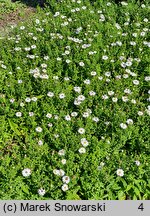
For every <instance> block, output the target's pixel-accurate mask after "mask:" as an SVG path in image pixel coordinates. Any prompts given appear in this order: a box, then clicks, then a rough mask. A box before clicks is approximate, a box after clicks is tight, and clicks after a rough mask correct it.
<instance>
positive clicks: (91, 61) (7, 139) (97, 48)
mask: <svg viewBox="0 0 150 216" xmlns="http://www.w3.org/2000/svg"><path fill="white" fill-rule="evenodd" d="M55 2H56V1H50V4H49V6H50V8H49V7H48V8H45V9H44V10H39V11H38V13H37V14H36V15H35V16H34V17H33V18H32V20H31V24H30V25H28V23H24V24H21V25H20V26H18V27H17V28H15V29H14V31H13V32H12V33H11V34H10V35H9V36H8V37H7V38H5V39H3V40H0V50H1V52H0V76H1V79H0V103H1V106H0V125H1V129H0V198H1V199H109V200H110V199H115V200H116V199H149V198H150V166H149V159H150V157H149V155H150V146H149V144H150V135H149V134H150V133H149V132H150V131H149V127H148V125H149V123H150V121H149V115H150V106H149V101H150V97H149V94H150V89H149V80H150V67H149V66H150V64H149V63H150V62H149V61H150V59H149V54H150V53H149V47H150V43H149V42H148V34H149V21H148V17H149V9H150V8H149V6H148V5H147V4H146V3H145V4H142V5H140V4H138V3H133V2H129V3H128V4H127V5H126V4H125V3H122V4H119V5H116V4H115V3H113V2H112V3H111V2H109V3H108V2H107V1H102V0H100V1H95V3H94V4H91V2H90V1H88V0H86V1H76V0H74V1H70V0H68V1H67V0H64V1H62V2H61V1H59V2H58V3H57V4H56V3H55ZM26 169H27V170H26ZM63 176H66V177H63ZM39 189H40V190H39ZM40 195H43V196H40Z"/></svg>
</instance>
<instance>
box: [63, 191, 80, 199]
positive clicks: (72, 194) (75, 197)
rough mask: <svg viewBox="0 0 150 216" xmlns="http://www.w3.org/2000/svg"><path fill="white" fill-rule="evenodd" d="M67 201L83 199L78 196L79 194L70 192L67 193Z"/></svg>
mask: <svg viewBox="0 0 150 216" xmlns="http://www.w3.org/2000/svg"><path fill="white" fill-rule="evenodd" d="M66 199H67V200H81V198H80V197H79V196H78V194H76V193H74V192H68V193H67V198H66Z"/></svg>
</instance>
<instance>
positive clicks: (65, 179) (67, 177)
mask: <svg viewBox="0 0 150 216" xmlns="http://www.w3.org/2000/svg"><path fill="white" fill-rule="evenodd" d="M62 181H63V183H66V184H68V183H69V182H70V178H69V176H63V177H62Z"/></svg>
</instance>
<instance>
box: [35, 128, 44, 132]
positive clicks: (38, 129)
mask: <svg viewBox="0 0 150 216" xmlns="http://www.w3.org/2000/svg"><path fill="white" fill-rule="evenodd" d="M35 130H36V132H39V133H40V132H42V130H43V129H42V128H41V127H36V129H35Z"/></svg>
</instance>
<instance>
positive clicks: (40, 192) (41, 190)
mask: <svg viewBox="0 0 150 216" xmlns="http://www.w3.org/2000/svg"><path fill="white" fill-rule="evenodd" d="M38 194H39V195H40V196H44V194H45V190H44V189H43V188H40V189H38Z"/></svg>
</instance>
